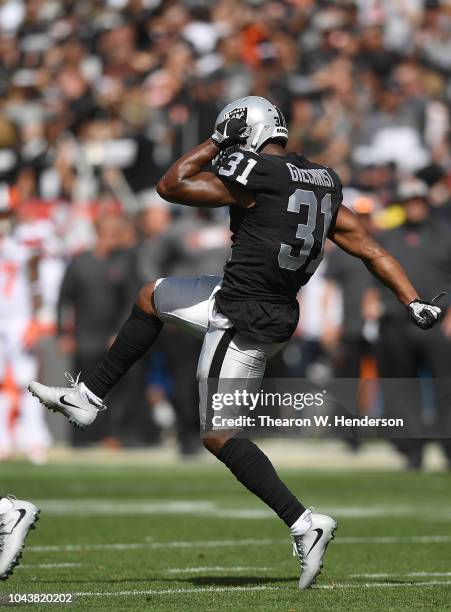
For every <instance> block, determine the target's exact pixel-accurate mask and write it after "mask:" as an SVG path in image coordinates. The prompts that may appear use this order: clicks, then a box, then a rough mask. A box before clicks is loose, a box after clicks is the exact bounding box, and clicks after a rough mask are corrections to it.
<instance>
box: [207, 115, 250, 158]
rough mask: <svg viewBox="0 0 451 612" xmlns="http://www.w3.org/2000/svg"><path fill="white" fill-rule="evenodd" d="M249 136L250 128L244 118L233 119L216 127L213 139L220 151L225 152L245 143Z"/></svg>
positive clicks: (226, 120) (225, 120)
mask: <svg viewBox="0 0 451 612" xmlns="http://www.w3.org/2000/svg"><path fill="white" fill-rule="evenodd" d="M248 136H249V127H248V126H247V125H246V121H245V119H244V117H231V118H230V119H224V121H221V123H219V124H218V125H217V126H216V129H215V131H214V132H213V134H212V137H211V139H212V141H213V142H214V143H215V145H216V146H217V147H218V149H219V150H223V149H228V148H229V147H232V146H233V145H237V144H240V143H243V142H245V141H246V138H247V137H248Z"/></svg>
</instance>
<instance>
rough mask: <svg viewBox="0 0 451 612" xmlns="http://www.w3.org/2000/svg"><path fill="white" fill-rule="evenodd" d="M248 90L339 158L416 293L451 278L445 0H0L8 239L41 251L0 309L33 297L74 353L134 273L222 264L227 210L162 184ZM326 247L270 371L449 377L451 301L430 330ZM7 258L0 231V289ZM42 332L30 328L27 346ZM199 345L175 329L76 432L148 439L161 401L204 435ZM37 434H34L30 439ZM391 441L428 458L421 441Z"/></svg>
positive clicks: (102, 334) (182, 429)
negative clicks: (24, 282) (11, 217)
mask: <svg viewBox="0 0 451 612" xmlns="http://www.w3.org/2000/svg"><path fill="white" fill-rule="evenodd" d="M248 94H252V95H262V96H265V97H268V98H269V99H271V100H272V101H273V102H274V103H276V104H277V105H278V106H279V107H280V108H281V110H282V112H283V113H284V115H285V116H286V118H287V123H288V127H289V142H288V149H289V150H296V151H301V152H302V153H303V154H305V155H306V156H307V157H311V158H312V159H314V160H315V161H317V162H319V163H324V164H326V165H329V166H332V167H333V168H334V169H335V170H336V171H337V172H338V173H339V175H340V177H341V178H342V181H343V183H344V185H345V202H346V204H347V205H349V206H350V207H351V208H353V210H354V211H355V212H356V213H357V214H360V215H361V216H362V219H363V221H364V222H365V223H366V224H367V227H368V228H369V229H370V231H372V232H374V233H375V234H377V236H378V237H379V238H380V239H381V240H382V241H385V240H386V241H387V245H388V246H389V248H390V249H391V250H392V251H393V252H394V254H395V255H396V256H397V257H399V258H400V260H401V263H403V265H405V266H406V267H407V269H408V272H409V273H410V274H411V275H412V276H413V280H414V282H416V283H417V285H418V288H419V291H420V293H421V294H422V295H424V297H425V298H427V299H429V298H431V297H433V295H432V294H433V293H434V291H435V292H438V291H442V290H443V291H447V290H448V289H449V285H450V277H449V271H450V270H451V247H450V245H451V240H450V236H451V145H450V142H451V139H450V121H451V116H450V108H451V106H450V101H451V1H449V0H335V1H334V2H330V1H328V0H282V1H265V0H216V1H215V0H184V1H183V2H182V1H177V0H75V1H69V0H67V1H62V2H57V1H55V0H26V1H25V0H4V1H3V2H1V4H0V211H1V209H2V207H3V208H5V207H7V206H9V205H10V204H8V203H11V202H14V208H15V211H16V220H15V222H14V223H15V230H14V239H15V240H16V241H17V244H18V245H21V247H23V248H24V249H28V250H29V254H30V255H29V258H30V260H34V261H36V262H37V264H36V265H37V270H38V272H37V276H36V278H34V277H32V276H30V277H29V288H30V290H29V294H30V295H29V300H32V299H33V296H35V295H36V293H37V292H38V291H39V304H38V305H37V306H36V309H35V310H36V312H35V313H34V312H33V313H30V308H29V307H26V308H25V307H24V313H23V315H20V316H19V314H18V312H17V310H16V309H14V308H13V309H12V310H11V311H10V313H9V315H8V316H10V317H12V318H13V319H21V320H22V319H24V320H25V319H27V318H30V317H31V316H32V317H33V318H34V317H35V315H36V318H37V319H38V320H39V326H38V327H36V326H35V327H34V328H33V327H30V329H34V330H35V332H36V334H35V336H36V338H37V337H38V336H39V335H40V334H41V335H42V333H46V334H47V335H50V336H51V335H52V334H53V335H55V336H57V337H58V345H59V351H60V352H61V354H65V355H68V356H70V358H71V359H72V361H73V366H72V367H73V370H74V372H78V371H82V372H85V371H87V370H89V369H90V367H92V364H93V363H94V362H95V361H96V360H97V359H98V357H99V355H100V354H101V353H102V351H103V350H104V349H105V347H106V346H108V343H109V342H111V339H112V338H113V337H114V333H115V331H116V330H117V327H118V325H119V324H120V322H121V321H122V320H123V318H124V315H125V314H126V313H127V310H128V309H129V307H130V303H131V302H132V300H133V296H134V294H135V292H136V289H137V287H139V286H140V284H142V283H143V282H146V281H147V280H149V279H151V278H156V277H158V276H161V275H185V276H186V275H188V276H195V275H197V274H209V273H211V274H218V273H219V274H220V273H221V269H222V266H223V263H224V262H225V260H226V259H227V253H228V249H229V233H228V229H227V216H226V211H214V212H198V211H193V210H189V209H187V211H185V210H183V209H182V207H177V206H172V205H168V204H167V203H165V202H164V201H162V200H161V198H159V196H158V195H157V194H156V192H155V185H156V183H157V181H158V179H159V177H160V176H161V175H162V173H163V172H164V171H165V170H166V169H167V167H168V166H169V164H170V163H171V162H172V161H173V160H174V159H175V158H176V157H178V156H179V155H180V154H181V153H183V152H184V151H186V150H187V149H189V148H190V147H192V146H195V145H196V144H197V143H198V142H200V141H201V140H203V139H205V138H207V137H208V136H209V135H210V134H211V131H212V126H213V124H214V120H215V118H216V116H217V114H218V111H219V110H220V109H221V108H222V107H223V106H224V105H225V104H226V103H228V102H229V101H231V100H232V99H235V98H237V97H241V96H245V95H248ZM0 225H1V226H2V227H4V226H3V225H2V224H0ZM1 231H3V232H4V233H6V229H5V228H4V229H3V230H1V228H0V232H1ZM448 232H449V233H448ZM0 244H1V238H0ZM328 248H329V249H330V247H328ZM10 250H11V249H10ZM332 253H333V255H332V256H330V251H329V257H327V256H326V261H325V265H323V266H322V269H320V273H319V275H318V276H317V277H315V279H314V281H312V283H311V284H309V285H308V286H307V288H306V289H305V290H304V291H303V294H302V296H301V313H302V315H301V322H300V325H299V330H298V334H297V336H296V338H295V339H294V341H293V342H291V343H290V344H289V345H288V346H287V348H286V349H285V351H284V352H283V353H282V354H281V355H280V357H279V358H278V360H276V361H275V362H274V363H273V364H272V366H271V368H272V373H273V375H279V376H286V375H296V376H299V375H307V376H323V375H331V373H332V374H335V375H336V376H345V377H354V378H358V377H359V376H360V375H362V376H364V377H366V378H371V377H375V376H376V375H377V374H380V375H383V376H396V377H400V378H402V377H406V378H407V377H411V376H416V375H419V374H418V373H419V372H420V373H421V372H429V373H430V374H432V375H434V376H447V372H446V369H445V370H444V369H443V368H442V367H441V363H443V360H442V361H440V360H438V359H434V354H436V353H437V350H439V351H440V355H445V357H444V362H445V363H446V362H447V363H448V364H449V363H450V359H448V358H447V357H446V355H448V351H449V343H450V341H449V339H448V338H450V337H451V317H450V316H447V317H445V319H444V323H443V326H442V327H441V329H440V330H437V332H436V333H435V335H434V334H431V335H430V338H431V337H432V340H430V342H429V344H430V346H429V345H428V346H426V345H425V340H424V338H420V337H416V336H415V337H411V335H412V334H411V333H410V331H409V330H408V329H407V328H406V330H405V332H404V328H403V322H404V319H403V318H402V316H403V315H404V313H403V311H402V310H399V307H398V306H396V305H394V304H393V303H392V301H391V298H390V296H388V294H386V293H385V292H384V290H381V289H380V288H379V287H376V286H375V285H374V283H373V282H372V281H371V279H370V278H369V276H368V274H367V272H366V270H365V269H364V268H363V266H361V265H360V262H354V261H353V260H352V259H351V258H349V257H346V258H343V261H342V260H341V255H340V254H338V253H335V252H332ZM7 257H9V255H7V253H6V250H5V248H3V250H2V248H0V275H1V274H3V276H0V282H2V283H3V288H4V287H5V286H8V287H9V285H8V282H9V281H8V279H9V278H10V276H11V269H12V268H11V265H10V263H8V261H9V260H7ZM327 260H329V265H328V263H327ZM21 261H22V263H23V261H24V259H23V258H22V260H21ZM432 268H433V269H434V273H432V274H431V273H430V270H431V269H432ZM5 274H6V277H5ZM27 274H28V272H27ZM4 278H6V281H5V280H4ZM5 282H6V285H5V284H4V283H5ZM0 291H2V287H1V286H0ZM24 291H25V289H24ZM15 299H16V298H14V297H13V294H12V293H11V295H10V300H11V301H12V303H16V302H14V300H15ZM318 303H320V304H321V306H322V307H321V308H318V306H317V305H318ZM397 309H398V310H397ZM13 311H14V312H13ZM399 312H401V313H402V315H399V314H397V313H399ZM5 317H6V314H5ZM4 320H6V318H5V319H4ZM21 325H23V326H25V323H23V322H22V323H21ZM7 327H9V328H10V327H11V326H9V325H7ZM26 327H27V331H28V332H29V331H30V330H28V327H29V326H26ZM38 328H39V332H37V331H36V329H38ZM401 330H402V333H403V334H404V344H405V346H406V347H408V349H407V354H404V353H403V354H400V352H399V351H401V349H400V348H399V347H400V346H401V344H402V342H401V340H400V334H401ZM395 332H396V334H397V338H398V340H399V341H398V340H396V341H395ZM30 333H31V332H30ZM409 334H410V335H409ZM0 335H1V334H0ZM16 335H17V334H16ZM30 337H31V336H30ZM21 338H22V335H21ZM36 338H35V340H36ZM5 342H6V340H3V347H5V346H6V344H5ZM36 346H39V341H37V340H36V341H35V342H34V343H32V342H31V341H30V342H29V343H28V344H26V347H25V349H26V350H27V351H28V352H30V351H34V354H35V355H36ZM33 347H34V348H33ZM198 348H199V347H198V345H197V341H196V340H193V339H190V338H184V337H182V336H181V335H179V334H178V332H177V331H176V330H167V332H166V333H165V334H164V335H163V336H162V339H161V341H160V344H159V346H158V347H157V350H155V351H154V352H153V353H152V356H151V357H150V358H149V360H148V361H147V362H145V363H143V364H142V365H141V366H138V367H137V369H136V368H135V370H134V371H132V372H131V373H130V377H131V378H130V379H129V381H127V380H126V381H124V385H123V386H122V388H119V389H118V391H117V394H116V395H115V397H114V398H112V399H111V402H112V403H114V404H117V408H116V409H115V410H111V411H110V412H111V415H112V416H109V415H108V416H106V415H105V417H104V419H103V420H102V419H99V426H98V428H97V429H94V430H93V431H92V432H91V433H90V434H89V437H88V438H86V437H84V438H83V440H84V442H86V440H88V441H89V442H97V441H99V440H105V439H107V440H109V443H111V444H115V443H118V444H124V445H137V444H142V443H145V444H149V443H157V442H158V441H159V439H160V438H161V430H164V429H165V428H167V427H169V426H173V414H174V412H175V414H176V415H177V423H176V425H177V431H178V437H179V442H180V448H181V450H182V452H183V453H186V454H189V453H191V452H196V451H197V449H198V440H197V420H196V416H195V415H196V407H195V404H196V398H195V394H196V390H195V383H194V380H193V379H194V371H195V361H196V358H195V356H194V357H193V355H195V353H196V351H198ZM25 349H24V350H25ZM397 351H398V352H397ZM0 352H3V354H5V353H6V352H9V349H8V350H7V349H5V348H3V349H2V351H0ZM401 352H402V351H401ZM36 361H37V366H36V367H38V365H39V358H38V357H37V356H36ZM140 368H141V369H140ZM13 369H14V368H10V370H11V372H12V371H13ZM8 371H9V370H8V367H6V366H5V368H3V373H2V372H0V377H1V376H3V387H2V388H3V392H2V393H0V456H1V454H2V452H3V454H4V455H8V453H9V452H10V450H9V446H8V445H10V444H11V442H10V441H9V442H8V441H7V440H6V437H5V436H3V438H4V439H3V442H2V433H1V432H2V431H3V432H5V431H6V430H7V429H8V430H9V431H12V428H13V426H14V422H15V421H14V418H13V417H12V416H11V409H10V408H8V409H7V408H5V409H3V408H2V406H3V405H5V406H6V405H7V404H8V402H5V401H4V400H2V397H3V396H5V391H4V390H5V389H7V390H9V391H8V393H9V398H10V400H11V398H16V399H17V397H19V396H20V393H18V392H17V393H16V391H14V385H15V386H16V387H19V388H21V385H22V386H23V383H22V382H20V381H17V380H16V381H14V372H12V374H11V375H9V374H8ZM5 372H6V373H5ZM16 378H17V377H16ZM10 379H11V380H12V383H11V381H10V382H9V383H8V384H6V383H5V380H7V381H8V380H10ZM11 389H12V390H11ZM131 390H133V391H131ZM187 397H190V398H191V399H190V400H189V401H188V400H187ZM16 403H17V402H16ZM9 404H11V401H10V402H9ZM149 406H153V408H154V409H153V411H150V410H149ZM13 412H14V411H13ZM19 412H20V411H18V410H16V411H15V413H17V414H18V413H19ZM113 415H114V416H113ZM149 415H151V416H149ZM421 418H422V416H421V415H418V419H419V420H420V419H421ZM16 420H17V419H16ZM37 429H38V428H37ZM83 440H82V439H81V438H80V437H79V436H78V435H76V434H74V436H73V443H74V444H81V443H83ZM2 444H3V451H2ZM48 444H49V438H48V436H47V437H46V436H45V435H44V434H42V435H40V436H38V439H37V440H36V441H31V442H24V446H25V447H26V448H31V447H34V446H37V447H38V448H40V447H42V446H44V447H45V446H47V445H48ZM400 446H401V447H403V448H401V450H402V451H403V452H406V453H407V454H408V457H409V461H410V462H411V464H412V465H413V466H414V465H416V464H418V463H421V450H422V448H421V447H422V445H421V444H420V443H418V444H414V445H413V446H412V445H409V448H407V449H406V448H405V445H404V446H403V444H400ZM33 452H34V451H33ZM448 452H449V449H448ZM35 456H37V457H38V459H39V457H40V453H39V452H37V453H35Z"/></svg>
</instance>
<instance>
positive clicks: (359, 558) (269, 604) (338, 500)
mask: <svg viewBox="0 0 451 612" xmlns="http://www.w3.org/2000/svg"><path fill="white" fill-rule="evenodd" d="M282 476H283V477H284V478H285V480H286V482H287V484H289V485H290V486H291V487H292V488H293V489H294V490H295V491H296V492H297V493H298V494H299V496H300V497H301V499H303V500H305V502H306V503H307V504H313V505H315V506H316V508H317V510H324V509H325V510H327V509H329V508H334V507H335V509H336V511H337V514H338V515H339V518H338V520H339V530H338V533H337V538H336V540H335V541H334V542H333V543H332V544H331V546H330V547H329V550H328V554H327V557H326V564H325V568H324V570H323V573H322V575H321V577H320V580H319V581H318V586H321V585H326V586H329V587H331V588H330V589H321V588H313V589H311V590H309V591H305V592H299V591H298V590H297V574H298V565H297V560H295V559H293V557H292V556H291V550H290V544H289V541H288V539H287V534H286V529H285V527H284V526H283V525H282V524H281V523H280V521H279V520H278V519H276V518H272V517H271V516H269V515H268V516H267V515H266V514H265V512H264V511H263V505H262V504H261V503H260V502H259V501H258V500H256V499H254V498H253V497H252V496H251V494H249V493H247V492H246V491H245V490H242V488H241V486H240V485H239V484H238V483H237V482H236V481H235V480H234V478H233V477H232V476H231V475H230V474H229V473H228V472H227V470H226V469H225V468H224V467H223V466H221V465H218V466H214V465H207V466H205V465H191V464H188V465H187V466H184V467H183V466H180V467H176V468H175V467H171V468H163V467H151V466H149V467H139V468H137V467H130V466H128V467H117V466H111V467H96V466H93V467H90V466H78V467H77V466H48V467H43V468H33V467H30V466H25V465H21V464H9V465H7V464H3V465H0V489H1V490H2V491H7V492H11V493H14V494H15V495H16V496H18V497H20V498H25V499H30V500H33V501H36V502H38V503H39V502H42V505H43V512H42V518H41V521H40V522H39V525H38V529H37V530H36V531H34V532H32V533H31V535H30V536H29V539H28V542H27V544H28V546H27V549H26V551H25V554H24V556H23V559H22V567H21V568H18V569H16V571H15V573H14V575H13V576H12V578H11V579H10V580H9V581H8V582H4V583H0V595H1V596H2V597H4V596H5V594H7V593H32V592H33V593H34V592H54V593H91V594H92V593H109V594H110V593H118V594H117V595H105V596H99V595H84V596H83V595H79V596H78V597H77V599H76V603H75V605H74V606H72V608H77V609H116V610H124V609H133V610H141V609H143V608H148V609H151V610H180V611H182V610H183V611H193V612H194V611H196V612H198V611H203V610H205V611H207V610H208V611H215V612H216V611H220V610H235V611H241V610H259V611H260V610H265V611H266V610H268V611H269V610H285V611H289V610H295V611H297V612H301V611H302V612H311V611H316V610H322V611H330V610H346V611H348V610H349V611H351V610H355V611H367V610H394V611H397V610H405V609H414V610H417V609H430V610H450V609H451V588H450V583H451V573H450V572H451V554H450V549H451V530H450V524H451V508H450V505H451V504H450V484H451V483H450V476H449V475H446V474H414V473H401V472H399V473H363V472H361V473H355V472H352V473H351V472H348V473H346V472H336V473H330V472H327V473H325V472H311V471H310V472H305V473H303V472H302V471H301V470H299V471H284V472H282ZM72 502H73V505H72ZM168 502H172V503H168ZM188 502H189V503H188ZM181 503H185V504H188V505H187V506H185V507H184V506H180V504H181ZM364 511H368V512H369V513H370V514H371V516H367V517H365V516H363V514H364ZM353 515H356V516H353ZM422 536H426V539H425V540H424V541H415V538H416V539H417V540H418V538H419V537H422ZM428 536H445V537H444V538H442V540H443V541H438V542H431V541H430V539H428V538H427V537H428ZM381 537H382V538H384V537H385V538H399V541H398V542H392V541H391V540H389V541H388V543H382V542H380V540H379V541H378V540H376V541H374V538H381ZM350 538H357V541H356V542H355V543H352V540H350ZM360 538H369V539H370V541H368V542H367V543H364V542H362V540H361V539H360ZM447 538H448V541H446V540H447ZM242 540H249V542H248V543H247V544H245V543H243V542H242ZM258 540H262V543H261V544H260V545H259V544H258V543H257V542H256V541H258ZM215 541H216V542H217V544H214V542H215ZM176 542H182V544H180V545H178V544H176ZM190 542H193V543H194V544H193V545H192V546H191V545H190V544H189V543H190ZM224 542H226V544H224ZM114 543H122V544H131V543H135V544H137V545H138V547H137V548H134V549H133V548H125V549H124V550H114V549H113V550H110V549H102V548H97V549H96V548H93V546H95V545H102V544H114ZM166 543H168V544H166ZM205 543H206V544H205ZM61 545H80V547H79V548H78V549H75V550H43V549H40V548H39V547H47V546H61ZM83 546H85V548H83ZM64 563H66V564H77V565H76V566H74V567H59V568H53V567H38V566H40V565H43V564H64ZM196 568H200V569H196ZM216 568H219V569H216ZM180 569H183V570H193V569H194V570H195V571H185V572H184V573H179V572H177V571H174V570H180ZM417 572H426V573H427V574H433V573H438V574H446V573H450V574H449V575H448V576H446V575H439V576H430V575H429V576H426V575H423V576H411V575H409V574H412V573H417ZM355 574H358V575H357V576H355ZM361 574H386V576H385V577H364V576H361ZM353 575H354V576H353ZM421 582H426V583H427V582H437V583H438V584H425V585H421V584H418V583H421ZM384 583H389V584H390V585H394V586H386V585H384ZM346 585H347V586H346ZM349 585H357V586H349ZM365 585H370V586H365ZM377 585H380V586H377ZM268 587H270V588H268ZM260 588H261V589H260ZM177 589H180V590H183V591H184V592H176V591H177ZM252 589H254V590H252ZM258 589H260V590H258ZM190 590H192V592H189V591H190ZM121 591H122V592H123V591H125V592H127V593H128V594H123V595H121V594H119V592H121ZM138 591H149V592H148V593H143V594H136V595H134V594H133V593H135V592H138ZM162 591H166V592H162ZM173 591H175V592H173ZM130 593H132V594H130ZM59 607H60V606H45V605H40V606H38V609H39V610H55V609H56V608H59ZM67 608H68V609H71V607H69V606H68V607H67ZM21 609H24V610H25V609H30V610H31V609H36V607H35V606H34V607H33V606H24V607H22V608H21Z"/></svg>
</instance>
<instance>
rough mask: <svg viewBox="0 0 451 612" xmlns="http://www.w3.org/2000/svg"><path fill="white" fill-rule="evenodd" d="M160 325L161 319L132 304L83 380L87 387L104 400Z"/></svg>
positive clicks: (149, 344)
mask: <svg viewBox="0 0 451 612" xmlns="http://www.w3.org/2000/svg"><path fill="white" fill-rule="evenodd" d="M162 327H163V323H162V322H161V321H160V319H158V318H157V317H154V316H152V315H149V314H147V313H146V312H144V311H143V310H141V308H139V306H137V305H136V304H135V305H134V306H133V308H132V312H131V314H130V316H129V318H128V319H127V320H126V321H125V323H124V325H123V326H122V327H121V329H120V330H119V333H118V335H117V337H116V340H115V341H114V342H113V344H112V345H111V347H110V349H109V350H108V352H107V354H106V355H105V357H104V358H103V359H102V361H101V362H100V363H99V364H98V366H97V367H96V369H95V370H94V372H92V374H91V375H90V376H89V377H88V379H87V380H85V385H86V386H87V387H88V389H90V390H91V391H92V392H93V393H95V394H96V395H97V397H100V398H102V399H103V398H104V397H105V395H106V394H107V393H108V392H109V391H110V390H111V389H112V388H113V387H114V385H115V384H116V383H117V382H118V381H119V380H120V379H121V378H122V377H123V376H124V374H125V373H126V372H128V370H129V369H130V368H131V366H132V365H133V364H134V363H135V362H136V361H138V359H139V358H140V357H142V356H143V355H144V354H145V353H146V352H147V351H148V350H149V348H150V347H151V346H152V344H153V343H154V342H155V340H156V339H157V338H158V334H159V333H160V331H161V328H162Z"/></svg>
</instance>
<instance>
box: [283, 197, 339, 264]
mask: <svg viewBox="0 0 451 612" xmlns="http://www.w3.org/2000/svg"><path fill="white" fill-rule="evenodd" d="M301 206H308V216H307V223H299V225H298V226H297V230H296V239H298V240H302V246H301V248H300V251H299V255H293V254H292V251H293V247H292V246H291V245H289V244H284V243H283V242H282V244H281V245H280V250H279V256H278V261H279V267H280V268H284V269H285V270H292V271H293V272H294V271H296V270H299V268H300V267H302V266H303V265H305V263H306V262H307V260H308V258H309V257H310V254H311V251H312V248H313V245H314V243H315V230H316V229H317V227H318V199H317V197H316V195H315V193H314V192H313V191H310V190H305V189H296V191H295V192H294V193H292V194H291V196H290V198H289V200H288V208H287V211H288V212H292V213H297V214H299V212H300V210H301ZM320 214H322V215H323V217H324V218H323V232H322V236H321V238H320V240H321V250H320V251H319V253H318V254H317V256H316V257H314V258H313V259H311V261H310V262H309V264H308V266H307V268H306V272H308V273H309V274H313V273H314V272H315V270H316V268H317V267H318V266H319V264H320V262H321V260H322V258H323V251H324V242H325V241H326V236H327V232H328V230H329V227H330V222H331V219H332V199H331V195H330V193H326V195H325V196H324V197H323V199H322V200H321V213H320ZM317 241H318V242H319V240H317Z"/></svg>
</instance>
